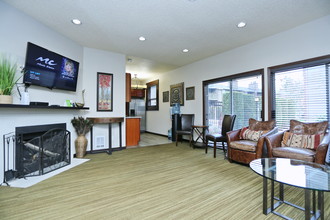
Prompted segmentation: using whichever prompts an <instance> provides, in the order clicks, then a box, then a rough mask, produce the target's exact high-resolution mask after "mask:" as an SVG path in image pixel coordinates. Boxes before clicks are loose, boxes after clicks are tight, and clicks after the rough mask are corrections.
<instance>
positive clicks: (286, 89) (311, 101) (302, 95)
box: [269, 56, 330, 130]
mask: <svg viewBox="0 0 330 220" xmlns="http://www.w3.org/2000/svg"><path fill="white" fill-rule="evenodd" d="M329 65H330V56H325V57H319V58H315V59H310V60H305V61H300V62H296V63H290V64H285V65H281V66H276V67H270V68H269V73H270V77H269V78H270V80H271V82H270V91H271V92H270V94H271V100H270V105H271V106H270V108H269V109H271V112H269V114H270V117H271V118H273V119H275V120H276V125H277V127H278V128H279V129H283V130H284V129H288V128H289V126H290V120H291V119H295V120H299V121H302V122H317V121H325V120H329Z"/></svg>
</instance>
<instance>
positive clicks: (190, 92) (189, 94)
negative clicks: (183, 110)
mask: <svg viewBox="0 0 330 220" xmlns="http://www.w3.org/2000/svg"><path fill="white" fill-rule="evenodd" d="M186 100H195V87H194V86H192V87H187V88H186Z"/></svg>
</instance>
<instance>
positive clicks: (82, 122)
mask: <svg viewBox="0 0 330 220" xmlns="http://www.w3.org/2000/svg"><path fill="white" fill-rule="evenodd" d="M71 124H72V126H73V127H74V129H75V130H76V132H77V134H78V136H79V135H86V134H87V132H89V130H90V129H91V127H92V126H93V122H92V121H91V120H89V119H85V118H83V117H78V118H76V117H74V118H73V119H72V120H71Z"/></svg>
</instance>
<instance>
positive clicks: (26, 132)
mask: <svg viewBox="0 0 330 220" xmlns="http://www.w3.org/2000/svg"><path fill="white" fill-rule="evenodd" d="M15 136H16V154H15V165H16V166H15V167H16V171H17V174H16V177H18V178H21V177H27V176H37V175H43V174H46V173H49V172H51V171H53V170H56V169H58V168H61V167H64V166H66V165H69V164H70V162H71V161H70V159H71V154H70V148H71V147H70V132H69V131H67V130H66V124H65V123H62V124H47V125H36V126H25V127H16V130H15Z"/></svg>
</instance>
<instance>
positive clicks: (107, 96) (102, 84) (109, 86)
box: [96, 72, 113, 111]
mask: <svg viewBox="0 0 330 220" xmlns="http://www.w3.org/2000/svg"><path fill="white" fill-rule="evenodd" d="M112 97H113V74H111V73H100V72H98V73H97V97H96V102H97V103H96V104H97V111H112V106H113V98H112Z"/></svg>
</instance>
